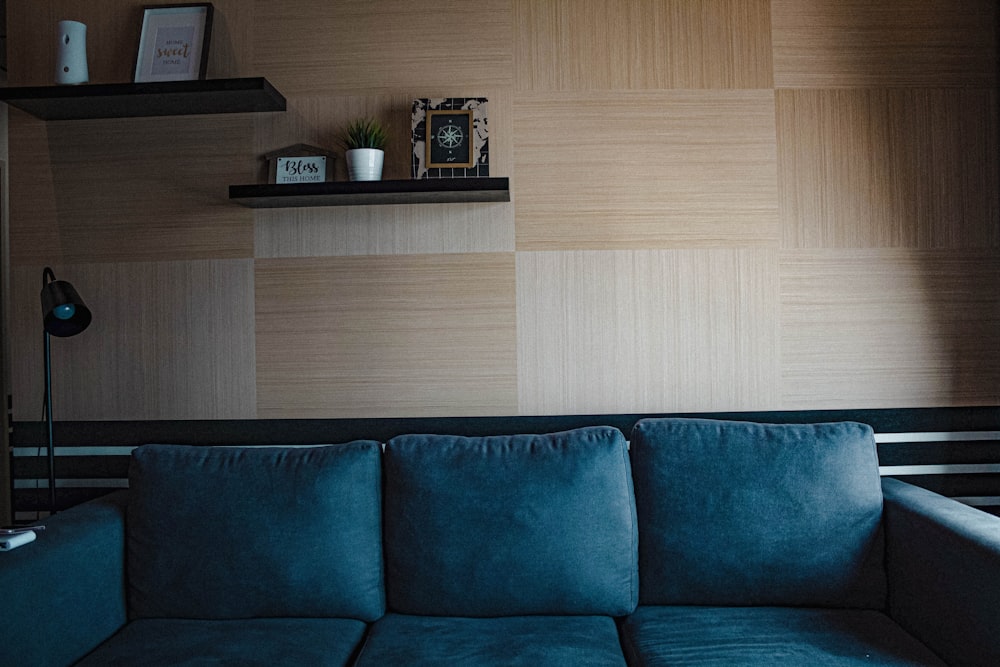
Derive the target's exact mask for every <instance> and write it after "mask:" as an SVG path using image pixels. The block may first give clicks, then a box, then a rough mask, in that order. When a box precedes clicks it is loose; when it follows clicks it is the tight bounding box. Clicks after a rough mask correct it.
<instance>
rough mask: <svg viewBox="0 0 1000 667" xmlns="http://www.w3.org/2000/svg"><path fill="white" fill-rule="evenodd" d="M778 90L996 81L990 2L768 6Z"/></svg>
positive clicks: (798, 1)
mask: <svg viewBox="0 0 1000 667" xmlns="http://www.w3.org/2000/svg"><path fill="white" fill-rule="evenodd" d="M771 14H772V22H773V37H772V39H773V40H774V80H775V85H776V86H778V87H779V88H816V87H819V88H832V87H842V86H876V87H892V86H917V87H919V86H935V87H936V86H946V87H952V86H975V87H984V88H992V87H995V86H996V81H997V58H996V48H997V34H996V33H997V24H996V21H997V3H996V2H995V0H962V2H955V1H954V0H892V2H871V1H870V0H773V2H772V3H771Z"/></svg>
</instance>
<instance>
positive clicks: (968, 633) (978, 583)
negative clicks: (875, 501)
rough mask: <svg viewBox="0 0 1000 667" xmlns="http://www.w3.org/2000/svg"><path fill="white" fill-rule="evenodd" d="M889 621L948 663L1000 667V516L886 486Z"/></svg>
mask: <svg viewBox="0 0 1000 667" xmlns="http://www.w3.org/2000/svg"><path fill="white" fill-rule="evenodd" d="M882 489H883V492H884V494H885V529H886V567H887V570H888V576H889V614H890V616H892V617H893V618H894V619H895V620H896V622H898V623H899V624H900V625H902V626H903V627H904V628H906V629H907V630H908V631H909V632H910V633H912V634H913V635H914V636H916V637H917V638H918V639H920V640H921V641H923V642H924V643H925V644H927V645H928V646H929V647H930V648H931V649H932V650H934V651H935V652H936V653H938V655H940V656H941V657H942V658H944V659H945V660H946V661H947V662H948V663H949V664H954V665H1000V632H998V630H1000V517H995V516H992V515H990V514H987V513H985V512H981V511H979V510H977V509H974V508H972V507H968V506H966V505H963V504H961V503H959V502H957V501H955V500H952V499H950V498H945V497H944V496H941V495H938V494H936V493H933V492H931V491H928V490H926V489H922V488H920V487H917V486H913V485H912V484H907V483H905V482H901V481H899V480H895V479H884V480H883V481H882Z"/></svg>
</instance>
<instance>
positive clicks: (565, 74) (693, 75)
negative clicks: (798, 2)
mask: <svg viewBox="0 0 1000 667" xmlns="http://www.w3.org/2000/svg"><path fill="white" fill-rule="evenodd" d="M514 21H515V26H516V29H515V32H514V39H515V43H516V51H515V53H516V65H517V80H516V87H517V89H518V90H521V91H537V92H543V91H547V92H554V91H580V90H655V89H662V88H770V87H771V86H772V77H771V71H772V68H771V40H770V37H771V31H770V3H769V1H768V0H698V1H692V0H666V1H664V0H636V1H634V2H628V3H625V2H621V1H620V0H514Z"/></svg>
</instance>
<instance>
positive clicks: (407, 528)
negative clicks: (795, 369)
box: [0, 419, 1000, 667]
mask: <svg viewBox="0 0 1000 667" xmlns="http://www.w3.org/2000/svg"><path fill="white" fill-rule="evenodd" d="M46 524H47V529H46V530H45V531H44V532H41V533H40V534H39V536H38V539H37V540H36V541H35V542H33V543H31V544H29V545H26V546H24V547H21V548H19V549H17V550H14V551H11V552H7V553H4V554H0V590H3V592H4V605H3V611H2V612H0V627H2V628H3V630H2V632H3V637H4V642H3V650H2V652H0V664H3V665H31V666H35V667H38V666H46V665H72V664H77V665H85V666H93V665H100V666H108V665H144V666H155V665H269V666H271V665H296V666H297V665H303V666H316V665H337V666H341V665H359V666H362V667H370V666H373V665H378V666H395V665H435V666H438V665H456V666H462V667H470V666H473V667H474V666H478V665H530V666H532V667H538V666H545V665H555V666H560V667H561V666H566V667H570V666H572V667H581V666H587V665H601V666H603V665H616V666H624V665H695V664H697V665H727V666H728V665H810V666H813V665H862V664H864V665H942V664H954V665H994V666H995V665H1000V518H997V517H994V516H991V515H988V514H985V513H982V512H979V511H977V510H974V509H972V508H969V507H965V506H963V505H961V504H959V503H957V502H954V501H952V500H949V499H946V498H944V497H941V496H938V495H935V494H933V493H931V492H929V491H926V490H923V489H920V488H917V487H914V486H910V485H908V484H905V483H902V482H899V481H896V480H891V479H887V480H880V478H879V474H878V464H877V460H876V450H875V443H874V439H873V436H872V432H871V429H870V428H869V427H867V426H865V425H862V424H857V423H850V422H840V423H831V424H811V425H768V424H757V423H749V422H734V421H713V420H700V419H648V420H643V421H640V422H639V423H638V424H637V425H636V426H635V429H634V430H633V432H632V433H631V434H630V438H629V440H628V441H626V438H625V435H623V434H622V433H621V432H620V431H618V430H617V429H614V428H611V427H588V428H582V429H577V430H573V431H566V432H562V433H554V434H548V435H515V436H491V437H481V438H469V437H458V436H445V435H406V436H400V437H397V438H394V439H392V440H390V441H389V442H387V443H385V444H381V443H379V442H374V441H357V442H351V443H347V444H338V445H329V446H311V447H264V448H258V447H193V446H173V445H147V446H143V447H140V448H138V449H136V450H135V452H134V453H133V456H132V462H131V467H130V471H129V489H128V490H127V491H123V492H121V493H119V494H115V495H112V496H107V497H104V498H101V499H99V500H96V501H92V502H90V503H86V504H84V505H80V506H78V507H76V508H73V509H71V510H68V511H66V512H63V513H60V514H58V515H56V516H55V517H51V518H50V519H49V520H47V521H46Z"/></svg>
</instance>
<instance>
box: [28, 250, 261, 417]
mask: <svg viewBox="0 0 1000 667" xmlns="http://www.w3.org/2000/svg"><path fill="white" fill-rule="evenodd" d="M53 268H54V270H55V274H56V277H57V278H59V279H61V280H67V281H69V282H70V283H72V284H73V286H74V287H75V288H76V289H77V291H78V292H79V293H80V296H81V297H82V298H83V300H84V302H85V303H86V304H87V306H88V308H90V310H91V312H92V313H93V316H94V319H93V322H92V323H91V325H90V326H89V327H88V328H87V329H86V330H85V331H83V332H82V333H81V334H79V335H77V336H74V337H72V338H61V339H57V338H53V339H52V369H53V370H52V375H53V377H52V382H53V414H54V415H55V416H56V418H57V419H59V420H118V419H122V420H131V419H135V420H138V419H249V418H253V417H255V416H256V415H255V410H256V378H255V372H254V340H253V337H254V324H253V307H254V303H253V260H250V259H245V260H225V261H194V262H159V263H157V262H136V263H119V264H73V265H55V266H53ZM12 278H13V279H12V286H11V291H12V303H13V312H12V313H11V347H12V357H13V358H14V359H15V360H16V363H15V364H14V367H13V387H14V392H13V393H14V418H15V420H19V421H21V420H26V421H33V420H39V419H42V418H43V415H42V411H41V408H42V398H43V396H44V393H43V372H42V368H43V367H42V328H41V307H40V304H39V291H40V290H41V283H42V266H40V265H39V266H19V267H16V268H15V269H14V270H13V272H12Z"/></svg>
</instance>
